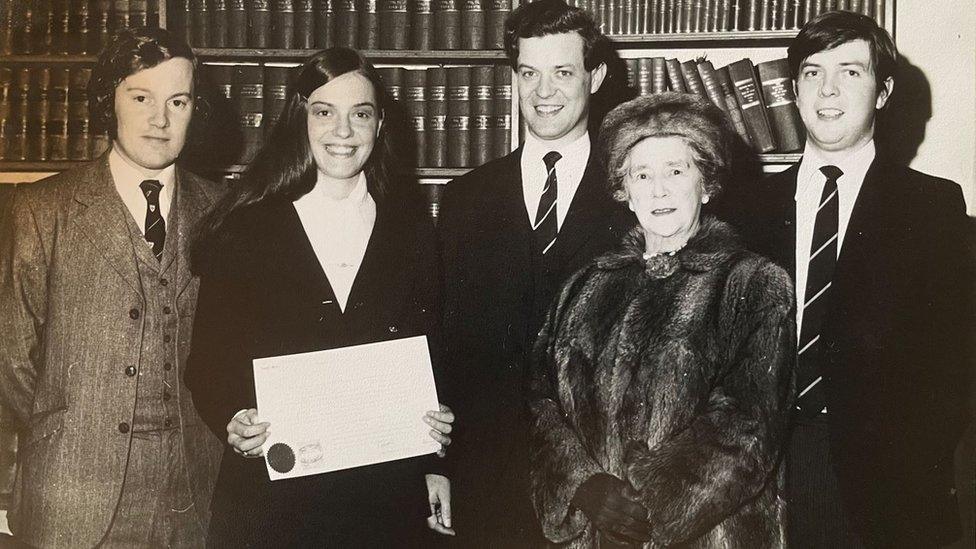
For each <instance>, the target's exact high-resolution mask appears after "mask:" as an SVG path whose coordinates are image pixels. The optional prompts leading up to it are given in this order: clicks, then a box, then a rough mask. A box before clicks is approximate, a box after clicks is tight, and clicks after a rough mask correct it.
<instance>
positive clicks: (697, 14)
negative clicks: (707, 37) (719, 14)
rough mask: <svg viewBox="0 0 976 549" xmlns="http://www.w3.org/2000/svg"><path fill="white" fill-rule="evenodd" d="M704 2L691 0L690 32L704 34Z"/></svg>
mask: <svg viewBox="0 0 976 549" xmlns="http://www.w3.org/2000/svg"><path fill="white" fill-rule="evenodd" d="M703 7H704V6H702V0H691V22H690V24H689V26H688V32H702V31H703V30H704V29H703V28H702V25H701V22H702V8H703Z"/></svg>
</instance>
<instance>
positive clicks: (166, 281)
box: [159, 278, 169, 286]
mask: <svg viewBox="0 0 976 549" xmlns="http://www.w3.org/2000/svg"><path fill="white" fill-rule="evenodd" d="M159 284H160V285H161V286H165V285H167V284H169V280H167V279H165V278H160V279H159Z"/></svg>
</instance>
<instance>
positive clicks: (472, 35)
mask: <svg viewBox="0 0 976 549" xmlns="http://www.w3.org/2000/svg"><path fill="white" fill-rule="evenodd" d="M461 49H462V50H483V49H485V10H484V8H483V7H482V5H481V0H461Z"/></svg>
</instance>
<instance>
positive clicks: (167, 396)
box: [163, 391, 173, 400]
mask: <svg viewBox="0 0 976 549" xmlns="http://www.w3.org/2000/svg"><path fill="white" fill-rule="evenodd" d="M171 398H173V396H172V395H170V394H169V391H163V400H169V399H171Z"/></svg>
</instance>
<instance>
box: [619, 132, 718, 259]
mask: <svg viewBox="0 0 976 549" xmlns="http://www.w3.org/2000/svg"><path fill="white" fill-rule="evenodd" d="M624 170H625V171H626V175H624V189H625V190H626V191H627V197H628V204H629V205H630V209H631V210H632V211H633V212H634V213H635V214H636V215H637V220H638V222H640V225H641V227H642V228H643V229H644V234H645V240H646V246H647V250H646V251H647V252H649V253H657V252H662V251H664V252H666V251H671V250H676V249H678V248H680V247H681V246H683V245H684V243H685V242H687V241H688V239H689V238H691V236H692V235H694V234H695V233H696V232H698V218H699V213H700V212H701V205H702V204H703V203H705V202H708V196H707V195H704V194H703V193H702V184H701V180H702V174H701V172H700V171H699V170H698V166H697V165H696V164H695V161H694V157H693V155H692V150H691V147H689V146H688V144H687V143H686V142H685V140H684V139H682V138H680V137H674V136H669V137H649V138H647V139H645V140H643V141H641V142H639V143H637V144H636V145H634V147H633V148H632V149H631V150H630V153H629V154H628V155H627V158H626V160H625V161H624Z"/></svg>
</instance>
